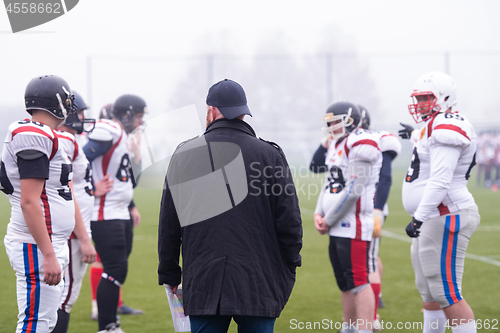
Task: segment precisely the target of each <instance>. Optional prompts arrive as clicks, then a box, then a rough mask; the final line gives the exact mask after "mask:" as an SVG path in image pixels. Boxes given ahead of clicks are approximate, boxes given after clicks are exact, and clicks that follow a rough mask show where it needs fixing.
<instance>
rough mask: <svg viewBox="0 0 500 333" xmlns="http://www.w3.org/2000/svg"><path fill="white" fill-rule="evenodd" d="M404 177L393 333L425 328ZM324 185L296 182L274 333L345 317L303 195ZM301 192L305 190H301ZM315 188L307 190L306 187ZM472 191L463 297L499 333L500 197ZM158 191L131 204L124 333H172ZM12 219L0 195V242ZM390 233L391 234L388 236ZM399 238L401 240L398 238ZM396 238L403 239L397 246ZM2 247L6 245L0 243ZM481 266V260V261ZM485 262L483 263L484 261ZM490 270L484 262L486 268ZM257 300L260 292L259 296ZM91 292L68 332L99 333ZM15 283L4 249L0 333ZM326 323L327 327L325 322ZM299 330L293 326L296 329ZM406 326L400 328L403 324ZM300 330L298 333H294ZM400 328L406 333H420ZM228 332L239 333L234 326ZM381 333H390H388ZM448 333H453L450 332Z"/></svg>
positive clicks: (389, 225) (393, 252) (10, 325)
mask: <svg viewBox="0 0 500 333" xmlns="http://www.w3.org/2000/svg"><path fill="white" fill-rule="evenodd" d="M403 176H404V171H402V170H400V171H396V172H395V174H394V181H393V187H392V191H391V195H390V198H389V207H390V214H389V217H388V218H387V220H386V223H385V225H384V231H385V232H386V236H384V237H383V240H382V246H381V249H380V255H381V258H382V260H383V262H384V276H383V298H384V301H385V303H386V308H384V309H381V310H380V311H379V314H380V317H381V319H382V320H383V321H384V322H386V323H387V322H390V323H391V324H392V325H393V328H392V330H393V331H398V329H396V324H397V323H398V322H401V323H407V324H406V325H411V323H412V322H419V321H421V320H422V313H421V299H420V296H419V295H418V292H417V290H416V288H415V284H414V276H413V270H412V267H411V263H410V243H409V242H407V240H409V238H407V237H406V235H405V233H404V227H405V226H406V224H408V222H409V221H410V219H409V217H408V215H407V214H406V212H405V211H404V209H403V207H402V203H401V181H402V179H403ZM320 183H322V178H319V177H312V176H309V177H305V178H299V179H296V185H297V187H298V188H299V189H302V190H301V191H299V194H300V206H301V208H302V218H303V224H304V246H303V249H302V256H303V261H302V262H303V266H302V267H301V268H299V269H298V270H297V282H296V285H295V288H294V290H293V293H292V296H291V298H290V300H289V302H288V304H287V306H286V307H285V310H284V311H283V313H282V315H281V317H280V318H278V320H277V322H276V329H275V331H276V332H293V331H300V329H299V328H298V326H297V325H298V324H299V323H304V325H306V324H307V323H308V322H309V323H311V325H314V322H317V323H318V322H319V323H324V322H328V323H330V321H333V323H335V322H340V321H341V317H342V311H341V301H340V292H339V290H338V288H337V286H336V283H335V280H334V276H333V272H332V268H331V265H330V262H329V259H328V254H327V246H328V238H327V236H320V235H319V234H318V233H317V232H316V230H315V229H314V225H313V222H312V211H313V209H314V207H315V203H316V195H308V194H307V192H308V191H307V189H308V187H309V189H312V188H314V186H315V185H319V184H320ZM300 186H303V187H302V188H301V187H300ZM311 186H312V187H311ZM469 188H470V190H471V191H472V193H473V195H474V197H475V199H476V202H477V204H478V206H479V211H480V214H481V225H480V227H479V229H478V230H477V231H476V232H475V234H474V235H473V237H472V239H471V241H470V243H469V249H468V253H470V254H473V255H475V256H478V257H475V258H476V259H472V258H469V259H466V264H465V274H464V280H463V295H464V297H465V298H466V299H467V302H468V303H469V304H470V305H471V306H472V308H473V310H474V312H475V316H476V318H477V319H480V320H482V321H483V322H485V321H486V320H489V322H490V323H493V324H495V323H496V326H495V327H496V329H494V328H495V327H492V328H489V329H485V328H483V329H480V330H478V331H479V332H500V324H499V323H498V321H499V320H500V305H499V302H498V299H499V298H500V288H499V283H498V282H497V281H498V276H499V274H500V267H499V266H498V265H495V262H496V263H499V262H500V246H498V238H499V237H500V222H499V221H500V206H497V205H498V204H499V202H500V200H499V199H500V193H493V192H491V191H489V190H487V189H484V188H477V187H476V185H475V180H474V179H471V181H470V182H469ZM160 197H161V191H159V190H145V189H141V188H138V189H137V190H136V193H135V202H136V204H137V206H138V207H139V209H140V211H141V214H142V218H143V220H142V223H141V225H140V226H139V227H138V228H137V229H136V230H135V237H134V248H133V251H132V255H131V257H130V264H129V274H128V277H127V281H126V283H125V286H124V288H123V299H124V301H125V302H126V304H127V305H130V306H132V307H136V308H140V309H143V310H144V312H145V313H144V314H143V315H141V316H122V320H121V321H122V327H123V329H124V330H125V331H126V332H127V333H143V332H173V331H174V329H173V325H172V320H171V317H170V311H169V308H168V302H167V298H166V295H165V290H164V288H163V287H162V286H159V285H158V284H157V275H156V268H157V261H158V259H157V250H156V244H157V225H158V212H159V201H160ZM9 216H10V204H9V202H8V199H7V197H6V196H5V195H3V194H2V195H0V236H2V239H3V236H4V235H5V232H6V226H7V223H8V221H9ZM387 232H389V233H390V234H388V233H387ZM398 235H400V236H404V237H398ZM399 238H401V239H399ZM1 244H2V245H1V247H3V241H2V242H1ZM478 259H479V260H478ZM481 260H484V261H481ZM488 260H489V261H490V262H485V261H488ZM256 292H258V291H256ZM90 303H91V301H90V290H89V281H88V276H87V277H86V278H85V280H84V285H83V287H82V292H81V294H80V298H79V300H78V302H77V303H76V305H75V306H74V307H73V311H72V312H71V321H70V328H69V332H71V333H89V332H97V323H96V322H94V321H91V320H90ZM16 316H17V305H16V293H15V276H14V272H13V270H12V269H11V267H10V264H9V262H8V258H7V255H6V254H5V249H2V250H0V332H1V333H4V332H14V331H15V325H16V321H17V318H16ZM324 320H325V321H324ZM295 324H296V325H295ZM403 325H404V324H403ZM294 327H297V328H296V329H293V328H294ZM408 327H409V326H407V328H406V329H405V328H403V329H400V330H399V331H403V332H421V330H420V331H419V330H417V329H408ZM316 328H317V329H311V330H306V329H303V330H302V331H308V332H316V331H318V332H322V331H330V332H336V331H337V330H336V329H330V328H319V326H318V324H316ZM230 331H231V332H236V327H235V326H234V325H232V327H231V330H230ZM384 331H391V330H389V329H385V330H384ZM448 331H449V332H451V330H448Z"/></svg>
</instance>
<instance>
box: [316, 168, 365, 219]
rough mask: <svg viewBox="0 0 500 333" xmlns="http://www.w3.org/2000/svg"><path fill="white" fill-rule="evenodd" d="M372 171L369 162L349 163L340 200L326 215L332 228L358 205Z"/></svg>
mask: <svg viewBox="0 0 500 333" xmlns="http://www.w3.org/2000/svg"><path fill="white" fill-rule="evenodd" d="M371 169H372V163H371V162H369V161H364V160H356V161H352V162H350V163H349V169H348V173H347V177H346V184H345V187H344V189H343V190H342V192H340V194H339V195H340V199H339V200H338V201H337V202H336V204H335V205H334V206H333V207H332V208H330V209H329V210H328V211H327V213H326V215H325V221H326V223H327V224H328V225H329V226H330V227H331V226H333V225H335V224H336V223H337V222H339V221H340V220H341V219H342V218H343V217H344V216H345V215H346V214H347V212H348V211H349V210H350V209H351V208H352V207H353V206H354V205H355V204H356V201H357V200H358V199H359V197H360V196H361V194H362V193H363V191H364V188H365V186H366V184H368V181H369V180H370V174H371Z"/></svg>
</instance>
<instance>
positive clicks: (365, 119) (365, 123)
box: [358, 104, 371, 131]
mask: <svg viewBox="0 0 500 333" xmlns="http://www.w3.org/2000/svg"><path fill="white" fill-rule="evenodd" d="M358 108H359V110H360V111H361V125H360V126H359V127H361V128H363V129H365V130H367V131H368V130H370V126H371V121H370V114H369V113H368V110H367V109H366V108H365V107H364V106H363V105H360V104H358Z"/></svg>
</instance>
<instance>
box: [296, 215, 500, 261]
mask: <svg viewBox="0 0 500 333" xmlns="http://www.w3.org/2000/svg"><path fill="white" fill-rule="evenodd" d="M300 212H301V214H306V215H314V211H313V210H311V209H307V208H302V207H301V208H300ZM495 229H496V228H495ZM382 236H384V237H388V238H392V239H397V240H400V241H402V242H405V243H411V239H410V238H409V237H408V236H403V235H399V234H396V233H394V232H390V231H387V230H382ZM465 257H466V258H469V259H473V260H477V261H482V262H485V263H487V264H490V265H493V266H497V267H500V261H497V260H493V259H490V258H487V257H482V256H478V255H475V254H472V253H466V254H465Z"/></svg>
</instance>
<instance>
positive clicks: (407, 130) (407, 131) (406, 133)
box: [398, 123, 414, 139]
mask: <svg viewBox="0 0 500 333" xmlns="http://www.w3.org/2000/svg"><path fill="white" fill-rule="evenodd" d="M400 124H401V126H403V127H404V128H403V129H402V130H400V131H399V132H398V133H399V136H400V137H401V139H409V138H410V137H411V132H413V130H414V128H413V126H410V125H408V124H403V123H400Z"/></svg>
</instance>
